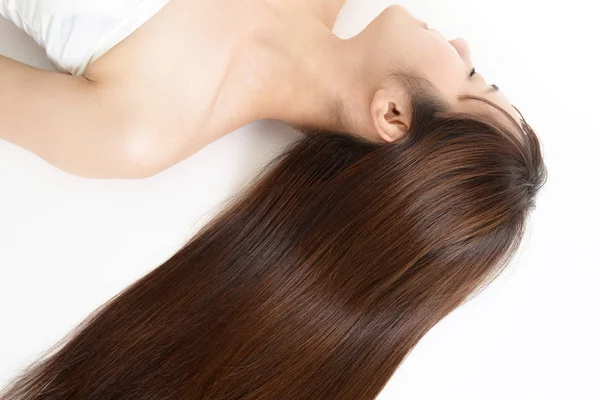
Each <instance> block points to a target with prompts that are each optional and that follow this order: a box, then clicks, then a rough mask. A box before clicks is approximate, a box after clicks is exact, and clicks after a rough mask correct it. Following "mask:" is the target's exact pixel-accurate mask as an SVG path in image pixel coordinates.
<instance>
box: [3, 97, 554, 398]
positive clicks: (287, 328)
mask: <svg viewBox="0 0 600 400" xmlns="http://www.w3.org/2000/svg"><path fill="white" fill-rule="evenodd" d="M415 93H416V94H415V95H413V123H412V124H411V125H412V126H411V129H410V131H409V134H408V135H406V136H405V137H403V138H402V139H401V140H398V141H397V142H394V143H385V144H375V143H371V142H368V141H366V140H364V139H361V138H358V137H354V136H351V135H348V134H344V133H336V132H315V131H313V132H308V133H310V134H308V135H306V137H305V138H303V139H301V140H300V141H298V142H297V143H294V144H293V145H292V146H290V147H289V148H288V149H287V150H286V151H285V152H283V153H282V154H281V155H280V156H279V157H277V158H276V159H274V160H273V161H272V162H271V163H270V164H269V165H268V166H267V167H266V168H265V169H264V171H263V172H262V173H261V175H260V176H259V177H257V179H256V180H255V181H253V182H252V184H251V185H248V186H247V187H246V188H245V189H244V190H243V191H241V192H240V193H239V194H238V195H237V196H235V197H234V198H233V199H232V201H231V202H230V203H229V204H228V207H227V208H226V209H225V210H223V212H221V213H220V214H219V215H217V217H215V218H214V219H213V220H211V221H210V222H209V223H208V224H207V225H205V226H204V227H203V228H202V229H201V230H200V231H199V232H198V233H197V234H196V235H195V236H194V237H193V238H191V239H190V240H189V241H188V242H187V244H186V245H185V246H183V247H182V248H181V249H180V250H179V251H177V252H176V254H174V255H173V256H172V257H171V258H170V259H169V260H167V261H166V262H164V263H163V264H162V265H160V266H159V267H157V268H156V269H155V270H153V271H152V272H151V273H149V274H148V275H146V276H145V277H143V278H142V279H140V280H139V281H137V282H135V283H134V284H132V285H131V286H130V287H128V288H126V289H125V290H124V291H123V292H122V293H120V294H118V295H117V296H115V297H114V298H113V299H111V300H110V301H109V302H107V303H106V304H105V305H104V306H102V307H101V308H99V309H98V310H97V311H96V312H95V313H94V314H92V315H90V316H89V317H88V318H87V319H86V320H85V321H84V322H82V324H81V325H80V326H78V327H77V328H76V329H75V330H74V331H73V332H72V334H71V335H69V337H68V338H65V340H63V341H62V342H61V343H60V344H58V345H57V346H56V347H55V348H54V349H52V352H51V353H50V352H49V353H48V355H47V357H44V358H43V359H41V360H40V361H39V362H38V363H36V364H34V365H32V366H31V368H29V369H28V370H26V371H24V373H23V374H22V375H21V376H19V377H18V378H17V379H15V380H14V382H13V383H12V384H11V385H10V386H9V387H7V388H6V389H5V391H4V392H2V394H0V399H3V400H15V399H20V400H33V399H40V400H41V399H44V400H52V399H57V400H58V399H61V400H63V399H102V400H108V399H119V400H123V399H210V400H216V399H256V400H258V399H261V400H266V399H269V400H271V399H277V400H278V399H311V400H312V399H328V400H329V399H373V398H375V397H376V396H377V394H378V393H379V392H380V391H381V390H382V389H383V387H384V386H385V384H386V383H387V381H388V380H389V378H390V377H391V376H392V375H393V373H394V372H395V370H396V369H397V367H398V366H399V365H400V364H401V362H402V361H403V360H404V359H405V358H406V356H407V355H408V353H409V352H410V350H411V349H412V348H413V347H414V346H415V345H416V344H417V343H418V341H419V340H420V339H421V338H422V337H423V335H425V334H426V333H427V332H428V331H429V329H431V328H432V327H433V326H434V325H435V324H436V323H437V322H439V321H440V320H441V319H442V318H443V317H444V316H446V315H447V314H448V313H450V312H451V311H452V310H454V309H455V308H456V307H458V306H459V305H460V304H462V303H463V302H464V301H465V300H466V299H467V298H468V297H469V296H470V295H471V294H472V293H474V291H476V290H477V289H479V288H481V287H482V285H485V284H486V283H487V282H489V281H490V280H491V279H493V277H495V276H496V275H497V274H498V273H499V272H500V271H501V270H502V268H503V267H504V266H506V265H507V263H508V262H509V261H510V258H511V256H512V255H513V254H514V251H515V250H516V248H517V246H518V245H519V243H520V241H521V236H522V234H523V229H524V226H525V222H526V218H527V215H528V213H529V212H530V211H531V210H532V209H533V207H534V198H535V196H536V194H537V192H538V191H539V189H540V188H541V187H542V185H543V184H544V182H545V179H546V170H545V166H544V164H543V160H542V157H541V152H540V148H539V143H538V140H537V137H536V136H535V133H534V132H533V130H531V129H530V127H529V126H528V125H527V124H526V123H522V124H517V125H516V126H520V128H519V129H520V132H513V131H511V130H510V128H509V127H506V126H505V125H503V124H498V123H496V122H495V121H492V120H489V119H486V118H485V117H475V116H472V115H464V114H457V113H453V112H451V111H449V110H447V109H446V108H444V107H443V105H442V104H441V103H439V102H437V101H436V100H435V98H432V97H431V96H430V95H424V93H426V91H425V90H423V91H420V90H416V91H415ZM515 129H516V128H515ZM515 133H518V134H520V135H522V137H523V138H524V140H514V138H515V137H516V136H515ZM511 138H512V139H511Z"/></svg>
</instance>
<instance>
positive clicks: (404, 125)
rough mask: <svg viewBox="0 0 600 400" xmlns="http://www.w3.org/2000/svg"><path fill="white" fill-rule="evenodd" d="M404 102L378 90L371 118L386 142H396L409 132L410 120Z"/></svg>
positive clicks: (382, 90) (384, 91)
mask: <svg viewBox="0 0 600 400" xmlns="http://www.w3.org/2000/svg"><path fill="white" fill-rule="evenodd" d="M398 97H400V98H401V97H402V96H398ZM403 100H404V99H398V98H396V99H395V98H391V97H390V96H389V94H388V91H387V90H384V89H380V90H378V91H377V93H376V94H375V97H374V98H373V102H372V103H371V118H372V120H373V124H374V126H375V130H376V131H377V133H378V134H379V136H380V137H381V138H382V139H383V140H385V141H386V142H394V141H396V140H398V139H399V138H401V137H402V136H404V135H405V134H406V133H407V132H408V129H409V124H410V118H409V115H408V109H407V107H406V106H405V101H403Z"/></svg>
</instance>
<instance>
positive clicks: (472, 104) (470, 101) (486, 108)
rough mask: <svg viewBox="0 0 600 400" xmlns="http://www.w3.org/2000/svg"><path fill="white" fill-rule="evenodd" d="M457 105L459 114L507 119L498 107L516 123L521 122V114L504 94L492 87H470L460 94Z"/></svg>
mask: <svg viewBox="0 0 600 400" xmlns="http://www.w3.org/2000/svg"><path fill="white" fill-rule="evenodd" d="M486 101H487V102H489V103H492V104H489V103H487V102H486ZM455 104H456V109H457V111H459V112H468V113H478V114H484V115H493V116H494V117H498V118H501V119H506V115H504V113H503V112H502V111H500V110H498V109H497V108H496V107H498V108H500V109H501V110H503V111H505V112H506V113H508V114H509V115H510V116H511V117H512V119H514V120H515V121H517V122H519V121H521V114H520V113H519V112H518V111H517V109H516V108H515V107H513V105H512V103H511V102H510V100H509V99H508V97H507V96H506V95H505V94H504V92H502V91H501V90H499V89H494V88H493V87H492V86H487V85H486V86H484V87H482V86H479V85H477V86H475V87H473V86H469V87H468V88H466V90H463V91H462V92H461V93H459V94H458V96H457V100H456V103H455ZM494 106H496V107H494ZM507 122H509V121H507Z"/></svg>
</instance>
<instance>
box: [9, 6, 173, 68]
mask: <svg viewBox="0 0 600 400" xmlns="http://www.w3.org/2000/svg"><path fill="white" fill-rule="evenodd" d="M0 1H1V2H2V3H1V4H2V5H1V7H0V15H2V16H3V17H5V18H7V19H9V20H11V21H12V22H13V23H14V24H15V25H16V26H17V27H19V28H20V29H22V30H23V31H25V32H26V33H27V34H28V35H30V36H31V37H32V38H33V39H34V40H35V41H36V42H37V44H38V45H39V46H41V47H42V48H43V49H44V50H45V51H46V54H47V55H48V58H49V59H50V61H51V62H52V64H53V65H54V66H55V67H56V68H57V69H58V70H59V71H61V72H68V73H71V74H73V75H82V74H83V73H84V72H85V69H86V68H87V66H88V65H89V64H90V63H91V62H92V61H94V60H96V59H97V58H98V57H100V56H101V55H103V54H104V53H106V52H107V51H108V50H110V49H111V48H112V47H113V46H115V45H116V44H117V43H119V42H120V41H121V40H123V39H125V38H126V37H127V36H129V35H130V34H131V33H133V32H134V31H135V30H136V29H137V28H139V27H140V26H141V25H142V24H143V23H144V22H146V21H147V20H149V19H150V18H151V17H152V16H153V15H154V14H156V13H157V12H158V11H159V10H160V9H161V8H162V7H163V6H164V5H165V4H167V3H168V1H169V0H0Z"/></svg>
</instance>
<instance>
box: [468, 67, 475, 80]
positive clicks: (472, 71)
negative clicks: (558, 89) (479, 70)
mask: <svg viewBox="0 0 600 400" xmlns="http://www.w3.org/2000/svg"><path fill="white" fill-rule="evenodd" d="M473 75H475V68H473V69H472V70H471V73H470V74H469V78H470V77H472V76H473Z"/></svg>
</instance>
